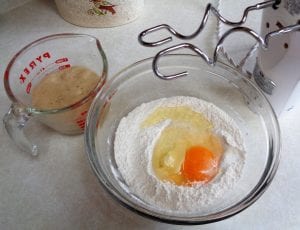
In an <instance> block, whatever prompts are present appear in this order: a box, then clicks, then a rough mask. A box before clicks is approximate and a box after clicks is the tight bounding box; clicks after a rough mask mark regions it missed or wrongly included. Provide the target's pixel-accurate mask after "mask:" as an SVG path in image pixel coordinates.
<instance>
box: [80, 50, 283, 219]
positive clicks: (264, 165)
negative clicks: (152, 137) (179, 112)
mask: <svg viewBox="0 0 300 230" xmlns="http://www.w3.org/2000/svg"><path fill="white" fill-rule="evenodd" d="M159 67H160V71H161V72H163V73H165V74H171V73H178V72H182V71H184V70H187V71H188V72H189V75H188V76H187V77H181V78H178V79H174V80H169V81H166V80H161V79H159V78H158V77H156V76H155V75H154V73H153V71H152V59H145V60H143V61H139V62H137V63H135V64H133V65H131V66H129V67H127V68H126V69H124V70H122V71H121V72H119V73H118V74H117V75H116V76H115V77H114V78H113V79H111V81H109V82H108V83H107V84H106V85H105V86H104V87H103V88H102V90H101V91H100V92H99V93H98V95H97V96H96V98H95V100H94V102H93V104H92V106H91V108H90V111H89V114H88V118H87V126H86V132H85V145H86V153H87V156H88V158H89V161H90V164H91V167H92V168H93V170H94V172H95V174H96V176H97V177H98V179H99V181H100V183H101V184H102V186H104V187H105V188H106V189H107V191H108V192H109V193H110V194H111V195H112V197H114V198H115V199H116V200H117V201H119V202H120V203H121V204H122V205H124V206H126V207H127V208H128V209H130V210H132V211H134V212H137V213H138V214H141V215H143V216H146V217H150V218H152V219H156V220H159V221H163V222H168V223H173V224H174V223H175V224H205V223H210V222H214V221H218V220H222V219H224V218H227V217H230V216H233V215H235V214H237V213H239V212H240V211H242V210H244V209H245V208H247V207H248V206H250V205H251V204H253V203H254V202H255V201H256V200H257V199H258V198H259V197H260V196H261V195H262V194H263V192H264V191H265V190H266V188H267V187H268V185H269V184H270V182H271V181H272V179H273V177H274V175H275V172H276V170H277V167H278V163H279V150H280V134H279V126H278V122H277V119H276V116H275V114H274V112H273V109H272V107H271V106H270V104H269V102H268V101H267V99H266V98H265V96H264V95H263V94H262V93H261V92H260V90H259V89H258V88H257V87H256V86H255V85H254V84H252V82H251V81H250V80H249V79H247V78H245V77H244V76H242V75H241V74H240V73H238V72H237V71H236V70H234V69H232V68H231V67H229V66H227V65H225V64H222V63H217V64H216V66H214V67H211V66H209V65H207V64H206V63H205V62H204V61H202V59H200V58H199V57H197V56H193V55H170V56H166V57H164V58H162V59H161V60H160V63H159ZM171 96H192V97H197V98H200V99H203V100H206V101H208V102H212V103H213V104H215V105H216V106H218V107H219V108H221V109H222V110H223V111H225V112H226V113H227V114H228V115H229V116H231V117H232V118H233V119H234V120H235V122H236V124H237V125H238V126H239V128H240V130H241V132H242V134H243V138H244V142H245V148H246V160H245V165H244V168H243V174H242V176H241V178H240V179H239V180H238V182H237V183H236V184H235V186H234V188H233V189H231V190H230V191H228V192H226V193H225V194H224V195H223V196H222V199H221V200H220V201H218V202H214V204H213V205H208V206H205V207H203V209H202V210H201V212H196V213H188V212H176V213H174V212H173V211H172V210H161V209H158V208H157V207H154V206H153V205H152V204H150V203H147V202H145V201H144V200H143V197H138V196H137V195H135V194H133V193H132V191H131V189H130V187H129V186H128V185H127V184H126V182H125V181H124V179H123V178H122V175H121V174H120V172H119V171H118V167H117V165H116V161H115V159H114V137H115V131H116V129H117V127H118V124H119V121H120V120H121V119H122V118H123V117H124V116H126V115H127V114H128V113H129V112H130V111H132V110H133V109H134V108H135V107H137V106H139V105H140V104H142V103H145V102H149V101H152V100H155V99H159V98H163V97H171Z"/></svg>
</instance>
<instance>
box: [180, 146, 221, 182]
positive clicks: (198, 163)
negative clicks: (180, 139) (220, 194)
mask: <svg viewBox="0 0 300 230" xmlns="http://www.w3.org/2000/svg"><path fill="white" fill-rule="evenodd" d="M218 165H219V159H218V157H217V156H216V155H215V154H214V153H212V152H211V151H209V150H208V149H206V148H204V147H201V146H194V147H192V148H190V149H188V150H187V151H186V154H185V159H184V162H183V165H182V174H183V176H184V177H185V178H186V179H187V181H188V182H200V181H201V182H208V181H210V180H211V179H212V178H213V177H214V176H215V175H216V174H217V172H218Z"/></svg>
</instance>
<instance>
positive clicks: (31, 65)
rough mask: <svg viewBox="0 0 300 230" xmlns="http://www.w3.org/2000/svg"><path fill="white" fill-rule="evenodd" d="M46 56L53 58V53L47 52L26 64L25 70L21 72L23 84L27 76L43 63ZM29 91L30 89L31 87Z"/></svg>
mask: <svg viewBox="0 0 300 230" xmlns="http://www.w3.org/2000/svg"><path fill="white" fill-rule="evenodd" d="M46 58H48V59H50V58H51V55H50V53H49V52H45V53H43V54H42V55H40V56H38V57H36V58H35V59H34V60H32V61H31V62H30V63H29V64H28V66H26V67H25V68H24V70H23V72H22V73H21V74H20V77H19V79H20V83H21V84H23V83H24V82H25V81H26V79H27V76H28V75H29V74H30V73H31V71H32V70H34V69H35V68H36V67H37V66H38V64H41V63H43V61H44V59H46ZM26 91H28V90H26ZM29 91H30V89H29Z"/></svg>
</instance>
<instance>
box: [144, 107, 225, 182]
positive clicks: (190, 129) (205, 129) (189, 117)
mask: <svg viewBox="0 0 300 230" xmlns="http://www.w3.org/2000/svg"><path fill="white" fill-rule="evenodd" d="M165 120H169V121H170V124H169V125H168V126H167V127H165V128H164V130H163V131H162V132H161V134H160V136H159V138H158V140H157V141H156V143H155V146H154V149H153V156H152V167H153V170H154V172H155V174H156V176H157V177H158V178H159V179H160V180H162V181H169V182H172V183H174V184H176V185H185V186H190V185H191V184H193V183H194V182H201V183H206V182H208V181H210V180H211V179H212V178H213V177H214V176H215V175H216V174H217V172H218V168H219V159H220V158H221V155H222V153H223V151H224V148H223V140H222V139H221V138H220V137H219V136H217V135H215V134H214V133H213V125H212V124H211V123H210V122H209V121H208V120H207V119H206V118H205V117H204V115H203V114H201V113H199V112H195V111H193V110H192V109H191V108H189V107H187V106H178V107H160V108H157V109H156V110H155V111H154V112H153V113H152V114H150V115H149V116H148V117H147V118H146V119H145V121H144V122H143V123H142V125H141V126H142V128H147V127H150V126H152V125H155V124H157V123H160V122H162V121H165Z"/></svg>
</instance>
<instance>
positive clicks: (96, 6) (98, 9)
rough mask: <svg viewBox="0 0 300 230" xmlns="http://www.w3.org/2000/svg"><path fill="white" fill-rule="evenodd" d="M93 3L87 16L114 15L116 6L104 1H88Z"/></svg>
mask: <svg viewBox="0 0 300 230" xmlns="http://www.w3.org/2000/svg"><path fill="white" fill-rule="evenodd" d="M89 1H90V2H92V3H93V7H92V8H91V9H89V10H88V14H90V15H99V16H101V15H107V14H111V15H113V14H115V13H116V10H115V7H116V5H113V4H112V3H110V2H109V1H105V0H89Z"/></svg>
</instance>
